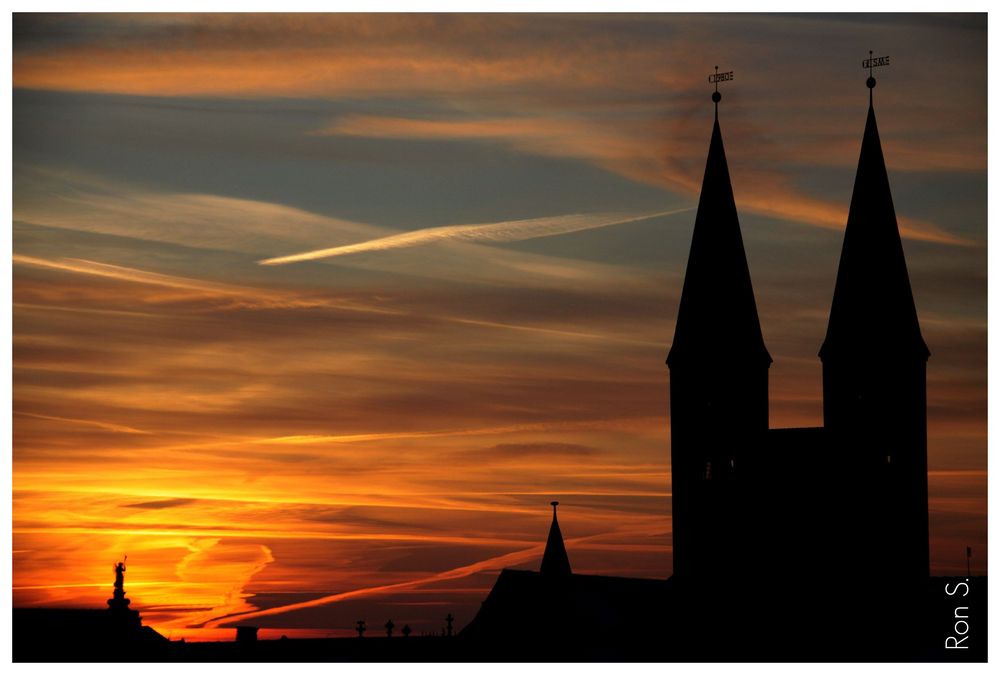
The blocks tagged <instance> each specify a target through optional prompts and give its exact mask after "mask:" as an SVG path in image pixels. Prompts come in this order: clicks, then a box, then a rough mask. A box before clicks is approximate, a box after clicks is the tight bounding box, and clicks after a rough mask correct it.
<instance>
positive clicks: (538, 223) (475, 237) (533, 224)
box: [258, 206, 695, 265]
mask: <svg viewBox="0 0 1000 675" xmlns="http://www.w3.org/2000/svg"><path fill="white" fill-rule="evenodd" d="M694 208H695V207H693V206H688V207H685V208H682V209H673V210H671V211H659V212H657V213H643V214H638V215H637V214H627V213H590V214H569V215H563V216H549V217H545V218H531V219H528V220H506V221H502V222H499V223H480V224H473V225H444V226H441V227H429V228H424V229H421V230H414V231H412V232H401V233H399V234H392V235H389V236H387V237H379V238H377V239H369V240H368V241H362V242H358V243H356V244H347V245H344V246H334V247H333V248H323V249H318V250H315V251H305V252H304V253H294V254H292V255H286V256H280V257H277V258H268V259H266V260H260V261H258V263H259V264H261V265H287V264H288V263H295V262H303V261H305V260H317V259H319V258H333V257H335V256H342V255H352V254H354V253H365V252H368V251H385V250H387V249H393V248H407V247H410V246H422V245H424V244H430V243H433V242H436V241H448V240H461V241H521V240H523V239H535V238H538V237H552V236H555V235H558V234H568V233H570V232H579V231H581V230H593V229H596V228H599V227H608V226H610V225H622V224H625V223H633V222H636V221H640V220H647V219H649V218H656V217H658V216H671V215H674V214H677V213H685V212H687V211H693V210H694Z"/></svg>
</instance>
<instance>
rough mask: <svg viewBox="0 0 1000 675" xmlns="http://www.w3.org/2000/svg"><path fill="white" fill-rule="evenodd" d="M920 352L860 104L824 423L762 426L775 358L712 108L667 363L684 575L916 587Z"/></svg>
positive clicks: (922, 391)
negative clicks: (861, 579)
mask: <svg viewBox="0 0 1000 675" xmlns="http://www.w3.org/2000/svg"><path fill="white" fill-rule="evenodd" d="M871 82H872V84H874V80H872V81H871ZM928 356H929V351H928V349H927V346H926V345H925V344H924V341H923V338H922V337H921V334H920V326H919V323H918V321H917V313H916V309H915V305H914V301H913V294H912V292H911V290H910V282H909V277H908V275H907V271H906V262H905V260H904V256H903V248H902V244H901V241H900V236H899V228H898V226H897V223H896V216H895V211H894V209H893V204H892V195H891V192H890V188H889V179H888V175H887V172H886V168H885V161H884V159H883V156H882V148H881V144H880V142H879V136H878V128H877V125H876V121H875V111H874V108H873V106H871V104H870V105H869V108H868V119H867V123H866V126H865V132H864V138H863V141H862V145H861V154H860V158H859V161H858V170H857V176H856V178H855V185H854V195H853V198H852V200H851V208H850V215H849V216H848V221H847V228H846V232H845V235H844V246H843V251H842V254H841V258H840V269H839V271H838V274H837V282H836V287H835V291H834V296H833V305H832V308H831V312H830V321H829V327H828V330H827V335H826V339H825V341H824V343H823V346H822V349H821V350H820V358H821V359H822V362H823V392H824V405H823V412H824V426H823V427H822V428H813V429H769V427H768V391H767V387H768V368H769V366H770V364H771V357H770V355H769V354H768V351H767V348H766V347H765V344H764V340H763V336H762V332H761V326H760V321H759V319H758V316H757V308H756V303H755V300H754V293H753V288H752V285H751V281H750V273H749V269H748V265H747V261H746V255H745V252H744V248H743V241H742V237H741V235H740V225H739V219H738V216H737V211H736V206H735V200H734V197H733V189H732V185H731V182H730V178H729V171H728V166H727V163H726V155H725V150H724V149H723V144H722V133H721V130H720V127H719V120H718V114H716V119H715V125H714V128H713V130H712V139H711V142H710V144H709V151H708V161H707V164H706V168H705V177H704V183H703V186H702V193H701V198H700V200H699V205H698V214H697V217H696V218H695V227H694V234H693V237H692V242H691V253H690V256H689V258H688V266H687V273H686V277H685V281H684V288H683V293H682V296H681V301H680V307H679V309H678V315H677V326H676V329H675V333H674V340H673V345H672V346H671V349H670V352H669V355H668V357H667V365H668V366H669V368H670V396H671V399H670V415H671V419H670V423H671V440H672V449H671V464H672V466H671V470H672V481H673V485H672V492H673V526H674V574H675V575H676V577H677V578H678V580H691V581H698V580H708V579H711V580H712V583H713V584H719V583H724V584H731V585H734V586H739V587H740V588H743V587H744V586H745V584H746V583H747V582H748V580H749V579H757V580H760V579H762V578H769V577H775V576H777V575H780V576H781V577H782V578H785V579H787V578H788V577H789V576H793V577H794V576H803V575H804V576H808V577H809V578H816V577H817V576H820V577H825V578H826V579H827V580H828V583H829V582H830V581H831V580H833V582H832V584H831V585H830V587H831V588H832V587H835V586H837V585H839V584H845V585H849V584H850V583H852V578H853V577H857V576H867V575H874V574H884V575H886V578H887V579H889V580H890V581H889V582H888V583H893V584H895V583H897V582H899V583H906V582H907V581H909V582H921V581H926V579H927V578H928V576H929V572H930V570H929V552H928V551H929V549H928V530H927V434H926V428H927V414H926V407H927V406H926V384H925V368H926V362H927V358H928ZM791 560H794V564H793V565H790V564H789V561H791Z"/></svg>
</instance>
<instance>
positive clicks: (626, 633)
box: [458, 502, 671, 661]
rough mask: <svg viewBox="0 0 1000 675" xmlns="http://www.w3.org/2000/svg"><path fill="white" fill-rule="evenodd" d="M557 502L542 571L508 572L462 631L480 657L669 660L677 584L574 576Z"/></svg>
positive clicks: (464, 641) (466, 650)
mask: <svg viewBox="0 0 1000 675" xmlns="http://www.w3.org/2000/svg"><path fill="white" fill-rule="evenodd" d="M557 505H558V502H553V503H552V507H553V508H552V525H551V526H550V528H549V536H548V539H547V541H546V544H545V553H544V554H543V556H542V563H541V569H540V571H538V572H533V571H530V570H514V569H505V570H502V571H501V572H500V576H499V577H498V578H497V581H496V583H495V584H494V586H493V589H492V590H491V591H490V594H489V595H488V596H487V598H486V600H485V601H484V602H483V605H482V608H481V609H480V611H479V613H478V614H476V616H475V618H474V619H473V620H472V621H471V622H469V624H468V625H466V626H465V628H463V629H462V631H461V632H460V633H459V635H458V637H459V638H460V640H461V642H462V645H463V646H462V647H461V649H463V650H464V653H466V654H468V655H469V656H470V657H472V658H473V659H475V660H478V661H482V660H486V661H491V660H500V661H608V660H623V659H624V660H663V659H664V658H667V654H668V652H667V651H665V650H664V649H663V647H664V641H663V637H664V636H661V633H662V632H663V631H664V626H665V624H664V622H665V620H666V619H667V617H668V614H667V608H668V607H670V606H671V602H670V600H669V596H670V588H671V581H670V580H661V579H629V578H625V577H608V576H599V575H593V574H574V573H573V572H572V571H571V568H570V564H569V556H568V555H567V553H566V546H565V544H564V543H563V538H562V532H561V531H560V528H559V521H558V519H557V517H556V509H555V507H556V506H557Z"/></svg>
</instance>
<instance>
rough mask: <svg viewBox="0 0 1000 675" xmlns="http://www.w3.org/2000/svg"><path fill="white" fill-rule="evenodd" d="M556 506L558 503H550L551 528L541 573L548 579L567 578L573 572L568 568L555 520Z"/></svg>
mask: <svg viewBox="0 0 1000 675" xmlns="http://www.w3.org/2000/svg"><path fill="white" fill-rule="evenodd" d="M557 506H559V502H552V527H550V528H549V539H548V541H547V542H545V554H544V555H543V556H542V568H541V573H542V574H544V575H546V576H550V577H568V576H569V575H570V574H572V573H573V572H572V570H571V569H570V567H569V556H568V555H567V554H566V545H565V544H564V543H563V538H562V532H561V531H560V530H559V520H558V519H557V518H556V507H557Z"/></svg>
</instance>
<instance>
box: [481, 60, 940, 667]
mask: <svg viewBox="0 0 1000 675" xmlns="http://www.w3.org/2000/svg"><path fill="white" fill-rule="evenodd" d="M720 81H721V80H720ZM867 84H868V87H869V90H871V89H873V88H874V86H875V80H874V78H873V77H869V79H868V82H867ZM712 100H713V101H714V102H715V121H714V125H713V128H712V135H711V140H710V142H709V148H708V158H707V162H706V166H705V174H704V179H703V183H702V189H701V195H700V198H699V202H698V211H697V215H696V217H695V224H694V232H693V235H692V239H691V249H690V255H689V257H688V263H687V270H686V274H685V278H684V286H683V290H682V294H681V299H680V306H679V308H678V312H677V324H676V328H675V331H674V337H673V342H672V344H671V346H670V350H669V354H668V356H667V366H668V368H669V374H670V428H671V474H672V519H673V558H674V573H673V576H672V577H671V578H670V579H668V580H666V581H662V580H648V579H622V578H613V577H596V576H588V575H576V574H572V573H571V572H570V567H569V561H568V557H567V554H566V550H565V547H564V545H563V542H562V537H561V531H560V529H559V525H558V522H557V520H556V517H555V513H554V512H553V520H552V526H551V529H550V532H549V539H548V542H547V545H546V549H545V555H544V557H543V560H542V567H541V571H540V572H528V571H521V570H503V571H502V572H501V574H500V576H499V578H498V580H497V583H496V585H495V586H494V588H493V590H492V592H491V593H490V595H489V597H488V598H487V600H486V601H485V602H484V603H483V607H482V609H481V611H480V612H479V614H478V615H477V617H476V618H475V619H474V620H473V621H472V622H471V623H470V625H469V626H468V627H467V628H466V630H465V631H463V634H464V635H466V636H467V637H469V638H471V639H474V640H476V641H478V642H480V643H481V644H482V646H483V647H484V648H488V647H489V646H491V645H493V646H501V647H500V648H498V649H496V650H494V651H493V652H489V651H486V652H484V656H487V657H488V655H493V656H496V655H497V654H498V653H499V654H502V655H503V656H502V658H507V659H517V658H518V657H521V658H525V659H527V660H543V661H544V660H573V661H576V660H595V659H598V660H600V659H603V658H605V657H607V658H608V659H609V660H630V661H636V660H639V661H642V660H649V661H664V660H691V661H727V660H732V661H745V660H766V661H799V660H802V661H817V660H820V661H845V660H924V659H925V658H928V653H929V652H928V645H930V644H935V645H936V644H937V643H938V642H940V640H938V639H936V637H935V636H930V635H928V630H929V629H928V626H929V625H931V624H934V622H933V621H929V617H928V615H927V612H928V605H929V603H928V601H927V598H928V597H929V596H928V592H929V583H928V582H929V580H930V563H929V534H928V498H927V402H926V365H927V360H928V357H929V356H930V352H929V350H928V348H927V346H926V344H925V343H924V340H923V337H922V335H921V332H920V325H919V321H918V319H917V312H916V306H915V303H914V300H913V293H912V290H911V287H910V281H909V275H908V273H907V269H906V261H905V258H904V254H903V247H902V241H901V238H900V234H899V227H898V224H897V221H896V214H895V209H894V207H893V202H892V194H891V190H890V186H889V177H888V173H887V171H886V166H885V159H884V156H883V154H882V146H881V142H880V140H879V133H878V125H877V123H876V119H875V109H874V101H873V98H872V95H871V91H869V105H868V115H867V120H866V122H865V129H864V135H863V137H862V142H861V152H860V157H859V159H858V167H857V173H856V176H855V181H854V192H853V196H852V198H851V204H850V211H849V215H848V218H847V227H846V230H845V233H844V243H843V249H842V252H841V256H840V266H839V269H838V272H837V277H836V284H835V286H834V291H833V302H832V307H831V310H830V317H829V323H828V326H827V332H826V338H825V340H824V342H823V344H822V346H821V347H820V349H819V358H820V359H821V361H822V366H823V399H824V400H823V419H824V426H822V427H818V428H799V429H771V428H770V426H769V419H768V403H769V401H768V371H769V368H770V366H771V363H772V359H771V355H770V354H769V352H768V350H767V347H766V345H765V342H764V338H763V333H762V331H761V325H760V319H759V317H758V313H757V306H756V300H755V296H754V290H753V285H752V283H751V279H750V269H749V266H748V264H747V258H746V253H745V250H744V246H743V239H742V234H741V231H740V223H739V216H738V213H737V208H736V200H735V197H734V193H733V187H732V183H731V180H730V176H729V167H728V164H727V161H726V153H725V149H724V147H723V142H722V131H721V127H720V124H719V112H718V105H719V102H720V100H721V95H720V94H719V93H718V90H717V87H716V92H715V93H714V94H713V96H712ZM930 604H931V605H932V604H933V603H930ZM529 617H530V618H529ZM526 622H531V623H533V624H538V625H544V626H545V627H546V628H545V630H544V631H543V637H539V636H537V635H535V636H534V638H533V639H532V638H530V637H529V635H530V634H529V633H528V631H526V630H525V626H526ZM567 624H569V627H567ZM609 645H614V646H613V647H610V646H609Z"/></svg>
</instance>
